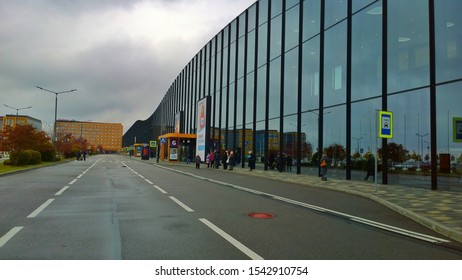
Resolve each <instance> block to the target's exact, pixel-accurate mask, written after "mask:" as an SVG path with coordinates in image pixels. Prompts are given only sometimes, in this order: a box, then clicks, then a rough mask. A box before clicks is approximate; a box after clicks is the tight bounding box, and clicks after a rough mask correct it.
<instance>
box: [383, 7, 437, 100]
mask: <svg viewBox="0 0 462 280" xmlns="http://www.w3.org/2000/svg"><path fill="white" fill-rule="evenodd" d="M388 15H389V19H388V22H389V27H388V31H389V35H388V36H389V37H388V90H389V92H397V91H402V90H406V89H411V88H415V87H421V86H426V85H428V84H429V75H430V74H429V73H430V70H429V49H428V45H429V41H428V1H422V0H409V1H390V2H389V13H388Z"/></svg>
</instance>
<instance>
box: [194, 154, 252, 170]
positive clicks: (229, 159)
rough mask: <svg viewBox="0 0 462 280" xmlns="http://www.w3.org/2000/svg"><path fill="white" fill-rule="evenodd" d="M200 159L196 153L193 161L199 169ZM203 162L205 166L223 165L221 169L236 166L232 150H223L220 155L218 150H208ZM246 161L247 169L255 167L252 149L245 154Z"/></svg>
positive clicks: (216, 166)
mask: <svg viewBox="0 0 462 280" xmlns="http://www.w3.org/2000/svg"><path fill="white" fill-rule="evenodd" d="M201 162H202V159H201V157H200V155H196V158H195V163H196V168H197V169H199V168H200V166H201ZM205 163H206V164H207V168H216V169H218V168H220V166H223V169H227V170H233V169H234V166H236V155H235V153H234V151H228V150H225V151H224V152H223V154H222V155H220V153H218V151H216V150H215V151H213V152H210V153H208V154H207V155H206V157H205ZM247 163H248V167H249V170H250V171H252V170H253V169H255V156H254V155H253V153H252V151H249V153H248V156H247Z"/></svg>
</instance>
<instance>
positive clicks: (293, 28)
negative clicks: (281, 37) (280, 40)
mask: <svg viewBox="0 0 462 280" xmlns="http://www.w3.org/2000/svg"><path fill="white" fill-rule="evenodd" d="M298 16H299V6H296V7H293V8H292V9H290V10H288V11H287V14H286V30H285V31H286V34H285V36H286V41H285V50H286V51H288V50H290V49H291V48H293V47H295V46H297V45H298V34H299V30H298V29H299V20H298Z"/></svg>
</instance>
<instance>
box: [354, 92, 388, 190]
mask: <svg viewBox="0 0 462 280" xmlns="http://www.w3.org/2000/svg"><path fill="white" fill-rule="evenodd" d="M381 103H382V102H381V99H380V98H376V99H372V100H367V101H363V102H359V103H353V104H351V169H352V170H351V179H353V180H363V179H364V178H365V176H366V174H367V173H366V171H367V168H368V167H370V171H372V170H374V171H375V158H374V157H371V154H372V155H375V154H376V151H377V148H376V147H377V146H379V145H381V143H382V142H381V141H380V143H379V142H378V141H377V137H376V136H377V132H376V131H377V125H376V121H377V110H379V109H381V108H382V105H381ZM372 163H374V164H373V165H372ZM370 175H371V176H372V177H373V173H371V174H370ZM381 176H382V175H381V172H380V173H378V178H377V182H381V180H382V179H381ZM372 177H371V178H368V180H369V181H373V178H372Z"/></svg>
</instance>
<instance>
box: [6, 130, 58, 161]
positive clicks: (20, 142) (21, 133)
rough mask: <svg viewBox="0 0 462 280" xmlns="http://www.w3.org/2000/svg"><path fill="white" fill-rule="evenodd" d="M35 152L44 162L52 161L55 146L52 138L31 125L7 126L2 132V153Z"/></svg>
mask: <svg viewBox="0 0 462 280" xmlns="http://www.w3.org/2000/svg"><path fill="white" fill-rule="evenodd" d="M24 150H33V151H37V152H39V153H40V154H41V160H42V161H51V160H52V156H53V144H52V143H51V139H50V137H49V136H48V135H47V134H46V133H45V132H43V131H41V130H37V129H35V128H34V127H32V126H31V125H18V126H16V127H14V128H13V127H10V126H6V127H5V129H3V130H2V131H0V151H6V152H10V153H11V152H19V151H24Z"/></svg>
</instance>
